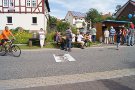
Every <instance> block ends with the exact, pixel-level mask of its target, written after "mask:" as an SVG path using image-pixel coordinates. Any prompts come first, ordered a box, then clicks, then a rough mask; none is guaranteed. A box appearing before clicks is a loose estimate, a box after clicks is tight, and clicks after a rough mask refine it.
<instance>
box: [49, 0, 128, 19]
mask: <svg viewBox="0 0 135 90" xmlns="http://www.w3.org/2000/svg"><path fill="white" fill-rule="evenodd" d="M48 1H49V5H50V10H51V12H50V15H51V16H54V17H56V18H59V19H64V18H65V16H66V14H67V12H68V11H77V12H82V13H86V12H88V11H89V9H90V8H95V9H97V10H98V11H99V12H101V13H103V14H107V13H109V12H111V13H114V12H115V9H116V6H117V5H124V4H125V3H126V2H127V1H128V0H48Z"/></svg>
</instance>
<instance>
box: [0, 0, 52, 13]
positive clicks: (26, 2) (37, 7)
mask: <svg viewBox="0 0 135 90" xmlns="http://www.w3.org/2000/svg"><path fill="white" fill-rule="evenodd" d="M5 1H7V2H5ZM11 1H12V2H11ZM11 3H12V5H10V4H11ZM45 7H47V9H45ZM45 10H47V11H48V12H50V8H49V3H48V0H0V13H37V14H38V13H41V14H44V12H45Z"/></svg>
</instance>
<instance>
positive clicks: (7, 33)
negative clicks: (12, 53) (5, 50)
mask: <svg viewBox="0 0 135 90" xmlns="http://www.w3.org/2000/svg"><path fill="white" fill-rule="evenodd" d="M10 36H12V37H13V38H14V39H15V37H14V35H13V34H12V32H11V31H10V30H9V28H8V26H5V30H3V31H2V33H1V35H0V40H1V44H2V45H5V44H6V42H7V41H9V40H10V39H9V37H10Z"/></svg>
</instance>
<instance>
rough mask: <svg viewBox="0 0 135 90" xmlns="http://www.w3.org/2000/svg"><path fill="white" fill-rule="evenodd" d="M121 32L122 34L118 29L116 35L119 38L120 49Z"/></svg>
mask: <svg viewBox="0 0 135 90" xmlns="http://www.w3.org/2000/svg"><path fill="white" fill-rule="evenodd" d="M121 34H122V31H121V30H118V31H117V33H116V36H117V38H116V39H117V49H116V50H119V46H120V39H121Z"/></svg>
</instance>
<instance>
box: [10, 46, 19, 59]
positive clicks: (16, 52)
mask: <svg viewBox="0 0 135 90" xmlns="http://www.w3.org/2000/svg"><path fill="white" fill-rule="evenodd" d="M11 52H12V54H13V56H14V57H19V56H20V55H21V49H20V47H19V46H17V45H13V46H12V47H11Z"/></svg>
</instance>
